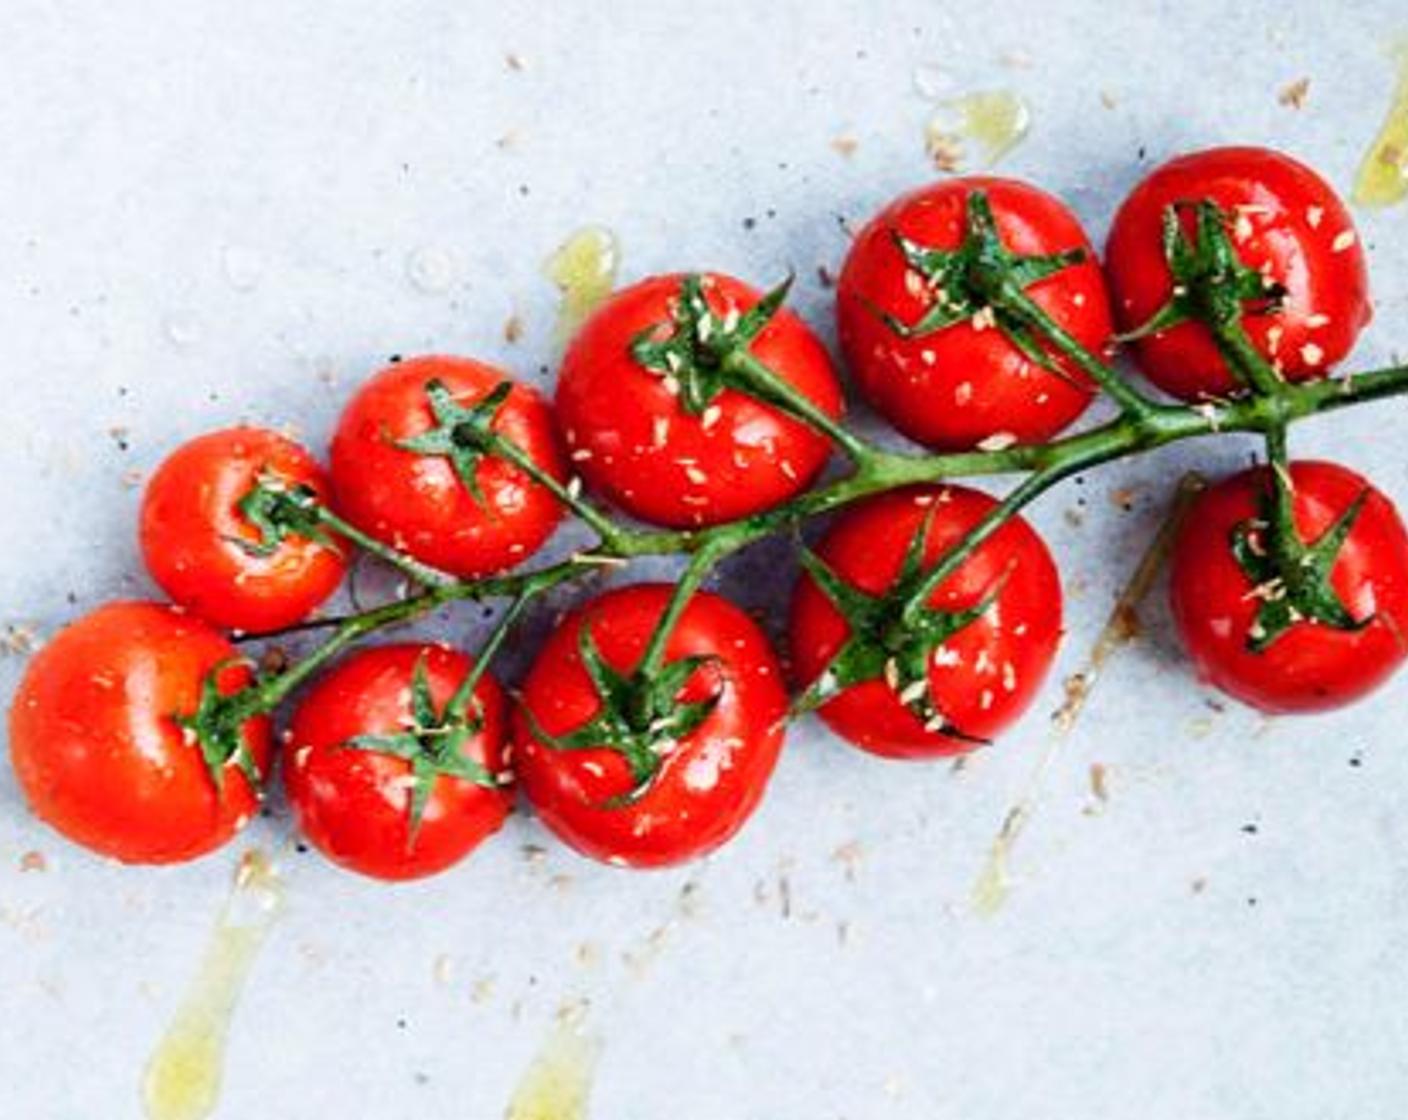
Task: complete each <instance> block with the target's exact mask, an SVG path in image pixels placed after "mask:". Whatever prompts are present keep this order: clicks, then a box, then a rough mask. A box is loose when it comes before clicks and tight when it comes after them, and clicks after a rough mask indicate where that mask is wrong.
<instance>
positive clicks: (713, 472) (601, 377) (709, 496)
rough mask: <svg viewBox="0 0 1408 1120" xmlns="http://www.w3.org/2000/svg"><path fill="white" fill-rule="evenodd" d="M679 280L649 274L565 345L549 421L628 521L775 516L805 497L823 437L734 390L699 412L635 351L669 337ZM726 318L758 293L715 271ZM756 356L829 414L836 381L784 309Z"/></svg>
mask: <svg viewBox="0 0 1408 1120" xmlns="http://www.w3.org/2000/svg"><path fill="white" fill-rule="evenodd" d="M684 280H685V278H684V277H683V276H679V275H674V276H655V277H651V278H650V279H648V280H643V281H641V282H640V283H639V284H635V285H633V286H632V287H629V288H626V289H625V290H623V291H621V292H618V293H617V294H616V295H614V296H612V298H611V299H609V300H607V301H606V303H604V304H603V305H602V306H601V307H600V308H598V310H597V311H596V313H595V314H593V315H592V316H591V318H590V319H588V320H587V322H586V324H585V325H584V326H583V327H582V329H581V331H579V332H578V334H577V336H576V337H575V338H574V339H573V340H572V344H571V345H570V346H569V347H568V349H567V353H566V355H564V357H563V360H562V369H561V371H560V373H559V376H558V382H557V397H556V401H557V414H558V417H559V419H560V420H561V423H562V430H563V434H564V436H565V437H566V440H567V444H568V447H569V448H570V451H571V456H572V460H573V463H574V465H575V466H576V468H577V470H578V471H580V472H581V475H582V477H583V478H584V479H585V480H586V481H587V483H588V484H589V485H591V486H592V487H593V488H595V489H596V490H598V491H600V492H601V493H603V494H605V495H606V496H607V497H608V498H609V499H610V500H611V501H612V502H614V503H615V504H616V505H618V506H620V507H621V508H622V509H623V510H625V511H626V512H627V513H629V514H631V515H633V516H635V517H638V518H640V519H641V520H643V521H649V522H653V523H655V524H659V525H670V526H676V527H693V526H700V525H716V524H718V523H720V522H724V521H732V520H734V519H736V518H739V517H746V516H748V515H750V514H754V513H758V512H759V511H761V510H765V509H771V508H772V507H773V506H776V505H779V504H780V503H782V502H784V501H786V500H787V499H788V498H790V497H792V496H793V495H795V494H798V493H800V492H801V491H802V490H805V489H806V488H807V486H808V485H810V484H811V482H812V480H813V479H814V478H815V477H816V476H817V474H818V473H819V472H820V471H821V469H822V467H823V466H824V465H825V464H826V460H827V458H828V457H829V456H830V453H831V446H830V441H829V440H828V439H827V437H825V436H823V435H821V434H819V433H817V432H815V431H813V430H812V429H810V428H808V427H807V426H806V425H805V424H803V423H802V422H801V421H799V420H794V419H792V418H791V417H789V416H787V415H785V414H783V413H782V412H780V411H779V410H778V409H777V408H776V407H774V406H771V405H767V404H764V403H762V402H761V401H759V400H757V399H756V398H754V397H752V396H749V395H747V394H746V393H743V392H740V391H739V390H737V389H732V388H724V389H723V390H722V391H720V392H719V393H718V394H717V396H715V397H713V398H712V399H711V400H710V402H709V404H708V405H707V407H705V408H704V409H703V410H702V411H701V412H699V414H698V415H692V414H691V413H689V412H688V411H686V410H685V408H684V407H683V405H682V402H681V396H680V390H679V386H678V384H677V383H676V382H675V381H674V379H672V378H671V377H670V376H667V375H664V371H660V370H652V369H650V368H647V367H646V366H645V365H643V364H642V363H641V362H640V361H638V360H637V358H636V357H635V356H633V354H632V346H633V344H634V343H635V342H636V341H637V339H639V338H641V337H642V336H643V335H644V336H649V335H651V332H652V331H654V332H655V334H656V335H666V334H668V333H669V330H670V327H671V323H672V317H673V315H674V312H675V309H676V308H677V307H678V301H679V297H680V292H681V285H682V283H683V282H684ZM703 283H704V293H705V299H706V300H707V302H708V306H709V307H710V308H711V309H712V311H713V312H714V314H715V315H716V316H717V317H718V318H719V319H720V320H722V321H730V319H731V318H737V317H738V316H740V315H744V314H746V313H747V312H748V310H749V309H750V308H752V307H753V306H754V305H755V304H757V302H758V300H759V298H760V296H759V293H758V292H757V291H756V290H755V289H753V288H750V287H749V286H748V285H747V284H744V283H742V282H741V281H739V280H735V279H733V278H732V277H730V276H724V275H722V274H721V273H710V274H707V275H705V276H704V277H703ZM751 352H752V353H753V355H754V356H755V357H756V358H757V359H758V360H759V361H761V362H762V363H763V364H764V365H766V366H767V367H768V368H769V369H771V370H772V372H773V373H774V374H776V375H777V376H778V377H779V378H781V379H783V380H784V381H787V382H789V383H790V384H791V385H792V386H794V387H795V388H796V389H798V390H799V391H800V392H802V393H803V394H805V395H806V396H807V397H809V398H811V400H812V401H814V402H815V403H816V404H817V405H819V406H820V407H821V408H822V409H824V410H825V411H826V412H827V413H828V414H829V415H831V416H832V417H839V416H840V414H841V410H842V399H841V389H840V384H839V382H838V381H837V378H836V373H835V370H834V369H833V368H832V366H831V360H830V359H829V358H828V357H827V354H826V350H825V348H824V347H823V346H822V345H821V343H820V341H818V339H817V337H816V336H815V335H814V334H813V333H812V332H811V330H810V329H809V328H808V327H807V325H806V324H805V323H803V322H802V320H801V319H799V318H798V317H797V316H796V315H794V314H793V313H792V312H791V311H788V310H787V309H786V308H783V309H781V310H779V311H778V312H777V314H776V315H775V316H774V317H773V318H772V320H771V321H770V322H769V323H768V325H767V326H765V327H764V328H763V330H762V332H761V333H760V334H759V335H758V336H757V337H756V339H754V340H753V343H752V346H751Z"/></svg>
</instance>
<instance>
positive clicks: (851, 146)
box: [831, 136, 860, 159]
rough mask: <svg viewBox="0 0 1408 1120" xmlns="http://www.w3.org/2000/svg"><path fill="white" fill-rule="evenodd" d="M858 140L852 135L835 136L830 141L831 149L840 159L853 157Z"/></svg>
mask: <svg viewBox="0 0 1408 1120" xmlns="http://www.w3.org/2000/svg"><path fill="white" fill-rule="evenodd" d="M859 147H860V141H859V140H857V139H856V138H855V137H854V136H837V137H834V138H833V139H832V141H831V150H832V151H834V152H835V153H836V154H837V155H838V156H840V157H841V158H842V159H855V156H856V150H857V149H858V148H859Z"/></svg>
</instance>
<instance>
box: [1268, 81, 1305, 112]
mask: <svg viewBox="0 0 1408 1120" xmlns="http://www.w3.org/2000/svg"><path fill="white" fill-rule="evenodd" d="M1308 93H1310V79H1309V78H1297V79H1296V80H1295V81H1294V82H1292V83H1291V84H1290V85H1288V86H1286V87H1285V88H1284V89H1282V90H1281V92H1280V93H1278V94H1277V95H1276V100H1277V101H1279V102H1280V103H1281V104H1282V105H1284V106H1285V107H1286V108H1288V109H1299V108H1300V107H1301V106H1303V105H1304V104H1305V98H1306V95H1307V94H1308Z"/></svg>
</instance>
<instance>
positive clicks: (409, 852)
mask: <svg viewBox="0 0 1408 1120" xmlns="http://www.w3.org/2000/svg"><path fill="white" fill-rule="evenodd" d="M422 657H424V658H425V667H426V673H427V679H428V680H429V683H430V692H431V696H432V697H433V698H434V701H435V704H436V706H437V708H440V709H443V707H444V705H445V704H447V703H448V702H449V700H450V698H451V696H452V695H453V694H454V691H455V689H456V688H457V687H458V686H459V685H460V684H461V682H463V680H464V678H465V677H466V676H467V675H468V673H469V671H470V669H471V667H472V666H473V661H472V660H471V659H470V658H469V657H467V656H465V655H464V654H462V653H458V652H456V651H454V650H450V649H446V648H445V647H444V646H440V645H416V644H396V645H386V646H374V647H371V648H368V649H364V650H361V651H359V652H357V653H355V654H352V655H351V656H350V657H348V658H347V659H345V660H344V661H342V662H340V663H339V664H337V665H336V666H334V667H333V668H332V669H331V670H330V671H329V672H328V673H326V674H325V675H324V676H323V677H321V678H320V679H319V680H318V681H317V682H316V683H315V684H314V685H313V687H312V688H311V689H310V690H309V691H308V693H307V694H306V695H305V696H304V697H303V699H302V701H301V702H300V703H299V705H298V709H297V711H296V712H295V714H294V717H293V720H292V722H291V724H290V726H289V734H288V736H287V743H286V746H285V748H284V770H283V773H284V788H285V790H286V791H287V793H288V799H289V803H290V804H291V805H292V806H293V809H294V813H295V815H296V817H297V819H298V825H299V828H300V829H301V830H302V832H303V835H305V836H306V837H307V838H308V839H309V841H311V842H312V844H313V845H314V846H315V847H316V848H317V849H318V850H319V851H321V852H322V853H323V854H324V855H326V856H327V857H328V858H329V859H331V860H332V861H333V862H334V863H337V864H339V865H340V866H342V867H345V868H347V869H349V870H351V871H356V872H358V873H360V874H362V875H367V876H371V877H373V878H377V879H386V880H405V879H418V878H423V877H425V876H427V875H434V874H438V873H439V872H441V871H444V870H446V869H447V868H449V867H451V866H453V865H454V864H456V863H458V862H459V861H460V860H462V859H464V858H465V857H466V856H467V855H469V854H470V852H472V851H473V850H474V849H475V848H476V847H478V846H479V844H480V843H482V842H483V841H484V840H485V839H487V838H488V837H489V836H491V835H493V834H494V833H495V832H497V831H498V830H499V828H500V827H501V826H502V825H503V822H504V820H505V819H506V818H507V817H508V814H509V810H510V809H511V807H512V795H511V793H510V791H509V790H508V789H505V788H498V789H489V788H487V787H485V786H481V785H477V784H475V783H474V782H471V781H468V780H467V779H463V778H459V777H454V776H450V775H445V774H441V775H437V776H436V778H435V785H434V788H433V790H432V792H431V794H430V798H429V800H428V801H427V802H426V804H425V810H424V814H423V816H422V817H421V821H420V827H419V829H418V830H417V832H416V834H415V838H414V841H412V838H411V820H410V797H411V792H410V790H409V788H407V784H406V783H407V782H408V780H409V778H410V775H411V764H410V762H408V761H407V760H406V759H403V758H397V757H395V756H393V755H389V754H384V753H380V752H377V751H373V750H361V749H357V748H352V747H345V746H344V745H343V744H345V743H346V742H347V741H348V740H349V739H351V738H353V737H354V736H357V735H378V734H393V733H395V732H399V731H404V730H406V728H407V726H408V725H409V724H410V722H411V721H412V720H413V718H414V717H413V713H412V708H411V699H410V697H411V684H412V681H413V679H414V674H415V669H416V664H417V662H419V661H420V659H421V658H422ZM474 696H475V699H476V700H477V701H478V703H479V705H480V711H481V712H482V714H483V720H484V723H483V726H482V727H481V728H480V730H479V731H478V732H477V733H476V734H475V735H474V736H473V737H471V738H470V739H469V740H468V741H467V742H466V743H465V745H464V751H465V753H466V754H467V756H468V757H470V758H472V759H473V760H474V761H475V762H478V763H480V764H481V765H483V766H485V767H486V768H487V769H488V770H489V772H490V773H491V774H499V773H501V772H502V770H503V769H504V765H505V762H504V754H503V742H504V732H505V725H506V719H507V717H506V714H505V701H504V695H503V690H502V689H500V687H499V685H498V683H497V682H496V681H495V680H494V678H493V677H491V676H489V675H488V674H487V673H486V674H485V675H484V676H483V677H482V678H481V679H480V681H479V682H478V684H477V685H476V687H475V692H474Z"/></svg>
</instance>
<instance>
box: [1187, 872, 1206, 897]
mask: <svg viewBox="0 0 1408 1120" xmlns="http://www.w3.org/2000/svg"><path fill="white" fill-rule="evenodd" d="M1188 889H1189V890H1191V891H1192V892H1193V893H1194V894H1202V893H1203V892H1204V891H1205V890H1207V889H1208V881H1207V879H1206V878H1204V877H1203V876H1201V875H1199V876H1198V877H1197V878H1196V879H1194V880H1193V881H1192V882H1191V883H1189V884H1188Z"/></svg>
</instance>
